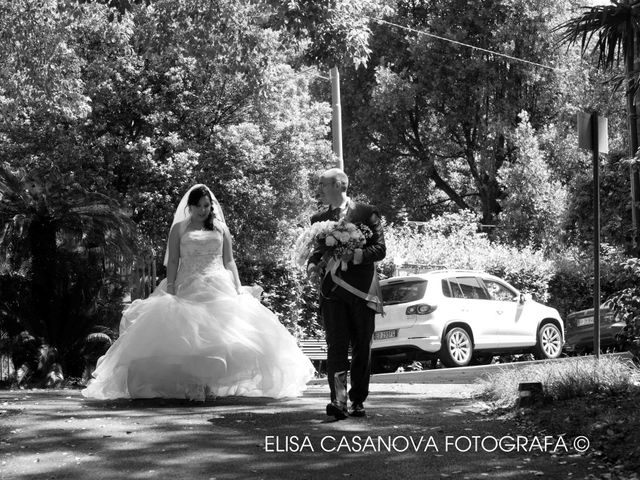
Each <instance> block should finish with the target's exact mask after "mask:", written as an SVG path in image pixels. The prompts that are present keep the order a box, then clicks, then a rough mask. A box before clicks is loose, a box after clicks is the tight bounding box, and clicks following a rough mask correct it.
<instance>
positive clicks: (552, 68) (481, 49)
mask: <svg viewBox="0 0 640 480" xmlns="http://www.w3.org/2000/svg"><path fill="white" fill-rule="evenodd" d="M365 17H366V18H368V19H369V20H372V21H374V22H378V23H381V24H386V25H390V26H393V27H397V28H400V29H402V30H407V31H410V32H413V33H417V34H419V35H425V36H427V37H432V38H435V39H438V40H442V41H444V42H449V43H453V44H455V45H459V46H462V47H466V48H471V49H473V50H478V51H481V52H484V53H488V54H490V55H496V56H498V57H503V58H508V59H509V60H513V61H516V62H522V63H526V64H529V65H533V66H535V67H540V68H544V69H547V70H551V71H555V72H563V71H565V70H564V69H561V68H557V67H552V66H549V65H544V64H542V63H538V62H532V61H531V60H525V59H524V58H519V57H514V56H513V55H508V54H506V53H501V52H496V51H494V50H489V49H487V48H482V47H478V46H476V45H471V44H469V43H465V42H460V41H458V40H453V39H451V38H447V37H443V36H441V35H436V34H433V33H429V32H425V31H424V30H418V29H416V28H412V27H407V26H405V25H400V24H398V23H394V22H389V21H388V20H382V19H381V18H375V17H368V16H365Z"/></svg>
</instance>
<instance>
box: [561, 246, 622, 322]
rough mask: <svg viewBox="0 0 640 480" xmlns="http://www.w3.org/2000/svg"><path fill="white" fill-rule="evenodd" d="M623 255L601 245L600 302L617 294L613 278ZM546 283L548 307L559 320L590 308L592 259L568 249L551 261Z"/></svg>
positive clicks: (590, 256) (582, 251) (587, 252)
mask: <svg viewBox="0 0 640 480" xmlns="http://www.w3.org/2000/svg"><path fill="white" fill-rule="evenodd" d="M623 258H624V256H623V254H622V253H621V252H620V251H618V250H616V249H614V248H612V247H610V246H609V245H606V244H603V245H602V248H601V252H600V296H601V299H602V302H604V300H605V299H606V298H608V297H609V296H610V295H611V294H613V293H614V292H615V290H616V275H617V273H616V272H617V271H618V270H619V269H620V263H621V262H622V261H623ZM553 262H554V270H555V271H554V274H553V276H552V278H551V280H550V281H549V303H550V304H551V305H553V306H554V307H555V308H557V309H558V311H559V312H560V315H561V316H562V318H565V317H566V315H568V314H569V313H571V312H576V311H579V310H584V309H587V308H593V294H594V283H593V255H592V253H591V251H587V250H579V249H577V248H568V249H566V250H564V251H563V252H561V254H557V255H556V257H555V259H554V261H553Z"/></svg>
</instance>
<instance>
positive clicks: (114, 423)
mask: <svg viewBox="0 0 640 480" xmlns="http://www.w3.org/2000/svg"><path fill="white" fill-rule="evenodd" d="M372 389H373V392H372V394H371V397H370V401H369V402H368V403H367V408H368V416H367V417H366V418H358V419H356V418H349V419H347V420H344V421H339V422H336V421H334V420H333V419H330V418H328V417H326V416H325V415H324V406H325V404H326V399H327V396H328V388H326V387H325V386H317V385H314V386H311V387H310V388H309V390H308V391H307V392H306V393H305V395H304V396H303V397H301V398H297V399H286V400H272V399H266V398H223V399H216V400H210V401H207V402H205V403H193V402H188V401H170V400H135V401H125V400H119V401H106V402H97V401H87V400H84V399H82V398H81V396H80V394H79V392H78V391H65V390H62V391H60V390H58V391H4V392H0V404H1V405H0V411H1V412H2V413H1V415H0V420H1V422H0V447H1V450H0V455H1V460H2V467H1V470H0V471H1V472H2V474H1V475H0V478H2V479H3V480H4V479H27V478H42V479H70V480H76V479H77V480H85V479H91V480H101V479H116V478H118V479H120V478H130V479H146V478H162V479H183V478H184V479H187V478H188V479H216V480H222V479H246V478H278V479H323V480H325V479H344V478H367V479H383V478H384V479H387V478H403V477H411V478H415V479H431V478H469V479H477V478H484V477H487V478H501V479H528V478H536V477H541V478H563V479H566V478H571V476H572V475H575V476H573V478H587V475H588V474H589V473H591V472H592V473H595V474H597V473H598V472H599V471H600V468H599V467H598V466H597V465H596V464H594V463H593V462H592V461H591V460H590V459H589V458H588V457H585V456H583V455H579V454H577V453H576V452H575V451H574V450H573V448H569V449H568V450H565V449H560V450H558V449H557V445H556V444H555V443H554V444H553V445H542V447H543V449H534V450H533V451H532V450H530V449H527V450H523V448H518V449H516V450H515V451H505V450H506V449H507V448H506V447H505V446H506V445H507V444H506V443H505V444H504V445H502V446H499V445H498V444H497V442H498V441H499V440H501V439H503V438H504V437H509V436H511V437H514V438H515V436H516V435H527V432H518V431H517V426H516V425H515V424H513V423H510V422H509V421H500V420H496V419H495V418H494V417H492V416H490V415H487V414H486V408H484V407H483V405H482V403H480V402H478V401H476V400H474V399H472V398H470V393H469V390H468V389H467V390H465V389H462V390H461V389H457V390H453V389H450V390H447V391H446V392H438V391H437V388H435V387H434V386H433V385H422V386H419V387H417V386H410V385H404V386H403V385H384V384H382V385H372ZM528 433H529V435H530V437H531V436H533V434H532V432H528ZM474 437H477V438H475V439H474ZM492 438H493V439H495V441H494V440H491V439H492ZM523 438H524V437H523ZM541 438H542V437H541ZM553 440H554V441H557V439H555V438H554V439H553ZM482 441H484V444H482V443H478V444H477V445H475V443H477V442H482ZM553 447H556V451H555V452H554V451H551V449H552V448H553Z"/></svg>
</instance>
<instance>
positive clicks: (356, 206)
mask: <svg viewBox="0 0 640 480" xmlns="http://www.w3.org/2000/svg"><path fill="white" fill-rule="evenodd" d="M349 202H350V203H349V210H348V212H347V215H346V217H345V220H346V221H348V222H351V223H355V224H359V223H362V224H364V225H366V226H368V227H369V228H370V229H371V232H372V233H373V235H372V236H371V238H369V239H367V244H366V245H365V246H364V248H363V249H362V253H363V255H362V263H361V264H359V265H354V264H353V262H349V265H348V268H347V270H346V271H342V270H341V269H338V272H337V275H338V276H339V277H341V278H342V279H343V280H344V281H345V282H346V283H348V284H349V285H351V286H353V287H355V288H357V289H358V290H360V291H362V292H364V293H367V292H368V291H369V287H370V286H371V281H372V280H373V276H374V275H375V274H376V272H375V265H374V262H378V261H380V260H382V259H383V258H384V257H385V255H386V252H387V247H386V245H385V243H384V234H383V232H382V224H381V222H380V215H379V214H378V210H377V209H376V207H374V206H373V205H368V204H366V203H360V202H354V201H353V200H349ZM339 214H340V211H339V209H334V210H332V209H331V208H330V207H329V208H328V209H327V210H325V211H322V212H318V213H316V214H315V215H313V216H312V217H311V223H315V222H323V221H326V220H334V221H337V220H338V218H339ZM323 253H324V250H321V249H318V250H315V251H314V252H313V253H312V254H311V257H310V258H309V263H315V264H316V265H317V264H318V263H319V262H320V259H321V257H322V254H323ZM334 287H335V283H334V282H333V280H332V279H331V275H327V276H326V277H325V279H324V282H323V283H322V288H321V291H322V295H324V296H325V297H328V296H329V295H330V294H331V292H332V291H333V290H334Z"/></svg>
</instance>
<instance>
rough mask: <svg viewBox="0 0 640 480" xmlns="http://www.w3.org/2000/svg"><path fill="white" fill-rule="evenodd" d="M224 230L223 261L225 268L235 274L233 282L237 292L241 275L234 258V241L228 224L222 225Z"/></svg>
mask: <svg viewBox="0 0 640 480" xmlns="http://www.w3.org/2000/svg"><path fill="white" fill-rule="evenodd" d="M222 232H223V241H222V262H223V263H224V268H226V269H227V270H229V271H230V272H231V273H232V274H233V283H234V285H235V287H236V292H238V293H240V287H241V283H240V275H238V267H237V266H236V262H235V260H234V259H233V242H232V241H231V233H230V232H229V229H228V228H227V226H226V225H224V226H223V227H222Z"/></svg>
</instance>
